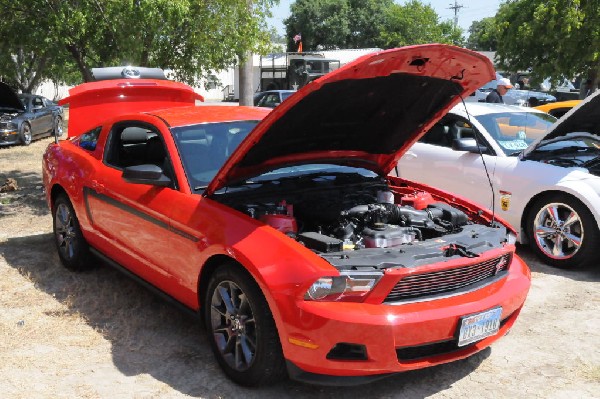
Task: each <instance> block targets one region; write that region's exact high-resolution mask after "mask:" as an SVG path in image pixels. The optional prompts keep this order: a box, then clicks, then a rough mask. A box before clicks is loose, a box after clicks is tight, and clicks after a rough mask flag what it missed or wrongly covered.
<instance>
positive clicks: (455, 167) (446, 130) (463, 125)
mask: <svg viewBox="0 0 600 399" xmlns="http://www.w3.org/2000/svg"><path fill="white" fill-rule="evenodd" d="M475 137H477V138H478V141H479V142H480V143H481V140H482V139H481V136H480V135H479V134H478V133H477V132H476V130H475V129H474V128H473V127H472V126H471V125H470V124H469V123H468V122H467V121H465V120H463V119H462V118H459V117H452V116H449V117H447V118H445V119H444V120H442V121H440V122H439V123H438V124H436V125H434V126H433V127H432V128H431V129H430V131H429V132H427V133H426V134H425V135H424V136H423V137H422V138H421V140H419V142H417V143H415V144H414V145H413V146H412V147H411V148H410V149H409V150H408V151H407V152H406V154H404V156H403V157H402V158H401V159H400V161H399V163H398V174H399V176H400V177H403V178H407V179H409V180H414V181H417V182H422V183H425V184H427V185H430V186H432V187H436V188H440V189H443V190H446V191H449V192H451V193H455V194H458V195H461V196H463V197H465V198H468V199H470V200H471V201H474V202H477V203H478V204H480V205H482V206H483V207H485V208H491V207H492V205H493V202H492V198H493V197H494V194H493V193H492V188H491V187H490V179H493V174H494V170H495V164H496V156H495V155H493V154H483V156H482V155H481V154H479V153H476V152H469V151H460V150H454V149H453V148H452V143H453V141H454V140H455V139H458V138H463V139H464V138H475ZM486 144H487V143H483V145H486ZM484 162H485V167H484ZM486 169H487V173H486ZM488 174H489V179H488Z"/></svg>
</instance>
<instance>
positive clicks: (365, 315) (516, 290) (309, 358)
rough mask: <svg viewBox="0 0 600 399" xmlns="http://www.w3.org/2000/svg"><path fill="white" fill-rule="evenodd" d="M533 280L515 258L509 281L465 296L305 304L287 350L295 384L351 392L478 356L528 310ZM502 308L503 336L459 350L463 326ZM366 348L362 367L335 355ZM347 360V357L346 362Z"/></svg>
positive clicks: (288, 338) (354, 360)
mask: <svg viewBox="0 0 600 399" xmlns="http://www.w3.org/2000/svg"><path fill="white" fill-rule="evenodd" d="M530 283H531V279H530V274H529V269H528V268H527V266H526V265H525V263H524V262H523V261H522V260H521V259H520V258H519V257H517V256H516V255H515V256H514V257H513V260H512V263H511V266H510V268H509V272H508V274H507V276H506V278H503V279H502V280H500V281H497V282H495V283H493V284H490V285H488V286H485V287H483V288H481V289H478V290H475V291H472V292H468V293H465V294H461V295H457V296H452V297H446V298H440V299H435V300H431V301H423V302H417V303H404V304H399V305H393V304H377V305H376V304H366V303H360V304H358V303H330V302H329V303H324V302H307V301H303V302H300V303H299V306H300V309H299V314H298V319H297V320H296V321H295V322H294V323H293V324H292V325H288V327H289V328H288V331H289V334H287V335H286V336H282V337H281V338H282V346H283V349H284V354H285V357H286V360H287V361H288V371H289V373H290V377H291V378H293V379H296V380H302V381H306V382H310V383H313V384H315V383H316V384H324V385H327V384H335V385H339V384H343V385H352V384H357V383H364V382H368V381H371V380H373V379H377V378H381V377H384V376H387V375H389V374H393V373H398V372H403V371H408V370H415V369H420V368H424V367H429V366H434V365H437V364H442V363H448V362H451V361H455V360H459V359H463V358H465V357H468V356H471V355H473V354H474V353H477V352H479V351H481V350H483V349H485V348H486V347H488V346H490V345H491V344H492V343H493V342H495V341H496V340H498V339H499V338H500V337H502V336H504V335H505V334H506V333H507V332H508V331H509V329H510V328H511V327H512V325H513V324H514V322H515V320H516V319H517V316H518V314H519V312H520V310H521V308H522V306H523V304H524V302H525V298H526V296H527V293H528V291H529V287H530ZM497 306H501V307H502V316H501V325H500V328H499V331H498V333H497V334H495V335H493V336H490V337H487V338H484V339H482V340H480V341H478V342H474V343H472V344H469V345H466V346H464V347H460V348H459V347H458V346H457V344H456V343H457V338H456V336H457V335H456V334H457V329H458V326H459V322H460V318H461V317H463V316H465V315H470V314H473V313H478V312H482V311H485V310H489V309H492V308H494V307H497ZM340 344H341V345H342V346H343V347H348V348H351V352H352V348H355V347H358V348H364V351H365V357H364V358H363V359H359V358H356V357H355V358H353V356H352V353H350V357H349V360H345V359H341V358H339V357H338V358H332V356H331V354H332V353H333V352H332V350H333V349H334V348H335V347H336V345H337V347H338V348H339V347H340ZM342 357H343V356H342Z"/></svg>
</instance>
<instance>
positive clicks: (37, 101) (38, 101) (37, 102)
mask: <svg viewBox="0 0 600 399" xmlns="http://www.w3.org/2000/svg"><path fill="white" fill-rule="evenodd" d="M32 102H33V109H39V108H43V107H44V102H43V101H42V99H41V98H39V97H34V98H33V101H32Z"/></svg>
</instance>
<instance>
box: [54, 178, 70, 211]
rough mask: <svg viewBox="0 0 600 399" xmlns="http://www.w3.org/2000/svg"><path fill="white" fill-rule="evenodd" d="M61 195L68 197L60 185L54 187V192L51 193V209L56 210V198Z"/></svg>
mask: <svg viewBox="0 0 600 399" xmlns="http://www.w3.org/2000/svg"><path fill="white" fill-rule="evenodd" d="M60 194H64V195H67V192H66V191H65V189H64V188H62V187H61V186H59V185H58V184H55V185H54V186H52V190H51V191H50V200H51V204H50V205H51V209H54V202H55V201H56V197H58V196H59V195H60Z"/></svg>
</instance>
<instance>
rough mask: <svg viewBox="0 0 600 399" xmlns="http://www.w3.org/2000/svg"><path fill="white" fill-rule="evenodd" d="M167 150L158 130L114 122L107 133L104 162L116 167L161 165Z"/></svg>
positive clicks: (145, 126)
mask: <svg viewBox="0 0 600 399" xmlns="http://www.w3.org/2000/svg"><path fill="white" fill-rule="evenodd" d="M166 161H167V150H166V148H165V145H164V143H163V141H162V139H161V137H160V136H159V134H158V132H157V131H156V130H155V129H154V128H152V127H150V126H148V125H141V124H135V125H133V124H116V125H115V126H114V127H113V129H112V130H111V132H110V134H109V139H108V142H107V149H106V151H105V158H104V162H105V163H106V164H107V165H110V166H113V167H115V168H117V169H123V168H126V167H128V166H137V165H147V164H154V165H157V166H160V167H163V165H164V163H165V162H166Z"/></svg>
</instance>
